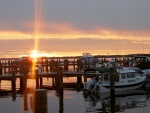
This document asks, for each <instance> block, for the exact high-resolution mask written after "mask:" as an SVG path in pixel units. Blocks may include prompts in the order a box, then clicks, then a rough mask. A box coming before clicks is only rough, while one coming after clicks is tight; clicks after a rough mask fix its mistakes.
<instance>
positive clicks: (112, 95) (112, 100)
mask: <svg viewBox="0 0 150 113" xmlns="http://www.w3.org/2000/svg"><path fill="white" fill-rule="evenodd" d="M114 76H115V74H114V68H110V103H111V113H115V83H114V81H115V77H114Z"/></svg>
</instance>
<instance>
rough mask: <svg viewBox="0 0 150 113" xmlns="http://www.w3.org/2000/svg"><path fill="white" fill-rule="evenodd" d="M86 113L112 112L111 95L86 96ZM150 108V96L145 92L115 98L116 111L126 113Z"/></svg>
mask: <svg viewBox="0 0 150 113" xmlns="http://www.w3.org/2000/svg"><path fill="white" fill-rule="evenodd" d="M84 98H85V102H86V113H91V112H94V113H97V112H98V113H99V112H110V97H109V94H98V95H94V94H89V95H84ZM147 106H149V107H150V96H148V95H146V92H145V91H144V90H132V91H126V92H121V93H120V94H119V93H118V94H117V95H116V97H115V111H116V112H125V110H126V109H130V110H131V109H133V108H144V107H147Z"/></svg>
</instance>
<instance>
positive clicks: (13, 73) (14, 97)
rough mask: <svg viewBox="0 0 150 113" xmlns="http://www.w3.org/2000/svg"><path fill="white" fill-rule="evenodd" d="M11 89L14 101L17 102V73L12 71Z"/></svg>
mask: <svg viewBox="0 0 150 113" xmlns="http://www.w3.org/2000/svg"><path fill="white" fill-rule="evenodd" d="M11 89H12V96H13V101H14V100H16V75H15V71H12V77H11Z"/></svg>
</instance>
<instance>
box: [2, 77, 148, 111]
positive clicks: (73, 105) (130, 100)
mask: <svg viewBox="0 0 150 113" xmlns="http://www.w3.org/2000/svg"><path fill="white" fill-rule="evenodd" d="M50 81H51V80H49V79H47V78H46V79H44V83H45V85H49V84H51V83H50ZM68 81H74V78H66V82H68ZM18 85H19V83H18V82H17V87H18ZM4 86H5V87H4ZM28 87H30V88H31V87H32V88H34V87H35V81H34V80H29V81H28ZM1 88H2V89H10V82H9V81H2V82H1ZM32 97H33V94H32V93H28V94H27V99H26V100H25V99H24V96H23V95H22V94H19V93H18V94H17V96H16V99H13V97H12V94H11V93H5V94H4V93H0V113H33V112H32V104H31V98H32ZM102 102H104V104H103V105H105V107H103V108H105V109H102ZM47 103H48V105H47V107H48V113H101V112H102V111H103V110H105V111H106V112H107V111H108V112H110V98H109V94H101V95H99V94H98V95H95V94H93V95H88V96H87V95H84V93H83V91H82V89H81V90H76V89H65V90H64V91H63V94H61V96H59V93H58V92H57V91H56V90H47ZM116 110H117V113H149V111H150V91H148V90H142V89H140V90H133V91H127V92H121V94H119V95H118V96H116Z"/></svg>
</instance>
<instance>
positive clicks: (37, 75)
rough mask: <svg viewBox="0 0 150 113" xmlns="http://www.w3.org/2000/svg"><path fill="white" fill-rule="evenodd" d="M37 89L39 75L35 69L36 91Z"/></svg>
mask: <svg viewBox="0 0 150 113" xmlns="http://www.w3.org/2000/svg"><path fill="white" fill-rule="evenodd" d="M38 88H39V74H38V70H37V69H36V89H38Z"/></svg>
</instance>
